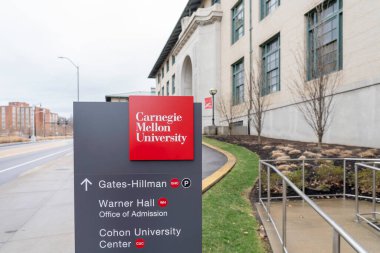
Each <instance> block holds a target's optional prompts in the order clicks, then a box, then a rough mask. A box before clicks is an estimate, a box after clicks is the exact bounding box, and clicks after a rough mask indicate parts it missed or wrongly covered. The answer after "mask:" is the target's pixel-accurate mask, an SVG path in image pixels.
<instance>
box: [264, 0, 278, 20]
mask: <svg viewBox="0 0 380 253" xmlns="http://www.w3.org/2000/svg"><path fill="white" fill-rule="evenodd" d="M260 1H261V3H260V8H261V19H263V18H265V17H266V16H268V15H269V14H271V13H272V12H274V11H275V10H276V9H277V7H278V6H280V0H260Z"/></svg>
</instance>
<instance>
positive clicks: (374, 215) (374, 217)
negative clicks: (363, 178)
mask: <svg viewBox="0 0 380 253" xmlns="http://www.w3.org/2000/svg"><path fill="white" fill-rule="evenodd" d="M372 164H373V166H371V165H369V164H365V163H356V164H355V207H356V219H355V220H356V221H357V222H360V220H364V221H365V222H366V223H367V224H368V225H370V226H371V227H373V228H374V229H376V230H377V231H380V227H379V226H378V225H376V222H377V215H380V212H377V211H376V202H377V198H376V172H378V171H380V168H378V167H377V166H378V165H380V162H374V163H372ZM360 168H362V169H369V170H372V212H369V213H360V210H359V198H360V196H359V180H358V170H359V169H360ZM368 215H370V216H372V220H370V218H367V217H366V216H368Z"/></svg>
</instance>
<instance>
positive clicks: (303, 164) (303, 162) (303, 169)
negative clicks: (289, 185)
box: [302, 159, 305, 203]
mask: <svg viewBox="0 0 380 253" xmlns="http://www.w3.org/2000/svg"><path fill="white" fill-rule="evenodd" d="M302 192H303V193H305V159H303V160H302ZM302 202H303V203H304V202H305V200H304V199H302Z"/></svg>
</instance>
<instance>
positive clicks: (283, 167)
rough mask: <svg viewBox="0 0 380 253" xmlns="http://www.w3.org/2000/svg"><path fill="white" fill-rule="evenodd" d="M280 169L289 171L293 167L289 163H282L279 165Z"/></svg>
mask: <svg viewBox="0 0 380 253" xmlns="http://www.w3.org/2000/svg"><path fill="white" fill-rule="evenodd" d="M277 168H278V169H279V170H280V171H283V172H285V171H289V169H290V168H291V167H290V165H287V164H282V165H280V166H278V167H277Z"/></svg>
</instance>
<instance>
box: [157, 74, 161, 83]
mask: <svg viewBox="0 0 380 253" xmlns="http://www.w3.org/2000/svg"><path fill="white" fill-rule="evenodd" d="M157 83H158V84H159V83H161V74H158V75H157Z"/></svg>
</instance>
